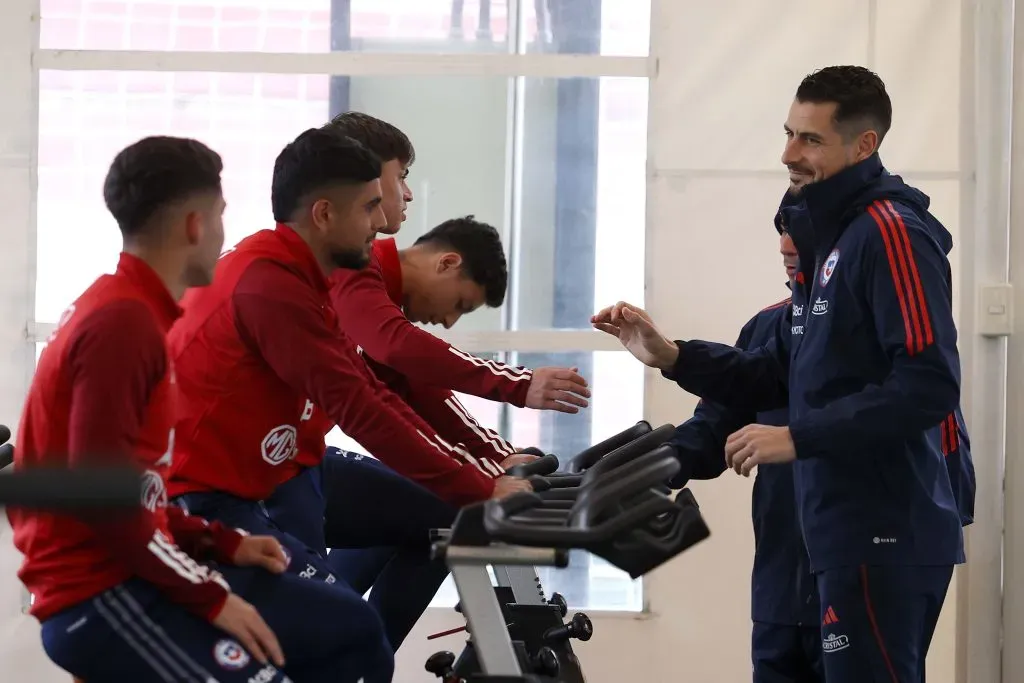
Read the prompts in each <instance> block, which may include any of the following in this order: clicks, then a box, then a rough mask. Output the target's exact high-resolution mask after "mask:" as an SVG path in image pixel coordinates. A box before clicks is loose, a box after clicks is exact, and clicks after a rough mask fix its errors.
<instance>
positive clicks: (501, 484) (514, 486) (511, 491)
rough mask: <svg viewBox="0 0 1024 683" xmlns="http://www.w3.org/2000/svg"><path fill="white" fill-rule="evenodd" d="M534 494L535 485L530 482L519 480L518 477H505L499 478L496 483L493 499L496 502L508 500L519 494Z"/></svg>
mask: <svg viewBox="0 0 1024 683" xmlns="http://www.w3.org/2000/svg"><path fill="white" fill-rule="evenodd" d="M524 492H525V493H532V492H533V484H531V483H530V482H528V481H527V480H526V479H519V478H518V477H510V476H508V475H505V476H503V477H498V478H497V479H496V480H495V481H494V493H492V494H491V498H492V499H494V500H501V499H502V498H508V497H509V496H514V495H515V494H517V493H524Z"/></svg>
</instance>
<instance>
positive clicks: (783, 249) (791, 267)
mask: <svg viewBox="0 0 1024 683" xmlns="http://www.w3.org/2000/svg"><path fill="white" fill-rule="evenodd" d="M779 253H780V254H782V265H783V266H785V268H786V277H788V278H789V281H790V283H793V282H794V281H795V280H796V275H797V273H799V272H800V254H799V253H797V250H796V244H794V243H793V238H792V237H790V236H789V233H788V232H784V233H782V235H780V236H779Z"/></svg>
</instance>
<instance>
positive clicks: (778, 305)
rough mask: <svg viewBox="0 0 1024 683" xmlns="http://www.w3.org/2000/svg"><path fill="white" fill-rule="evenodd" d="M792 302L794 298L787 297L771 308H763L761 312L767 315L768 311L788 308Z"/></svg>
mask: <svg viewBox="0 0 1024 683" xmlns="http://www.w3.org/2000/svg"><path fill="white" fill-rule="evenodd" d="M792 300H793V297H792V296H787V297H786V298H785V299H783V300H782V301H777V302H775V303H774V304H772V305H771V306H766V307H765V308H762V309H761V311H760V312H761V313H765V312H767V311H774V310H775V309H776V308H782V307H783V306H788V305H789V304H790V302H791V301H792Z"/></svg>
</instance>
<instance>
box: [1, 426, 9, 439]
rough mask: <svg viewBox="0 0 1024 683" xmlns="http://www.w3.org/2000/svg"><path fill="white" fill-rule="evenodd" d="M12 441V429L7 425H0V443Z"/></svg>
mask: <svg viewBox="0 0 1024 683" xmlns="http://www.w3.org/2000/svg"><path fill="white" fill-rule="evenodd" d="M10 440H11V428H10V427H8V426H7V425H0V443H7V442H8V441H10Z"/></svg>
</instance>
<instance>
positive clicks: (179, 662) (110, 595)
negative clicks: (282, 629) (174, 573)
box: [42, 581, 291, 683]
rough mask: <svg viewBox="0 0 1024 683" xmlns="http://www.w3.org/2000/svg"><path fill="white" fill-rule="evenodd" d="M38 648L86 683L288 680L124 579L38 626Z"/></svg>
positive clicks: (230, 640)
mask: <svg viewBox="0 0 1024 683" xmlns="http://www.w3.org/2000/svg"><path fill="white" fill-rule="evenodd" d="M42 638H43V647H44V648H45V650H46V653H47V655H48V656H49V657H50V659H51V660H53V662H54V663H55V664H57V665H58V666H60V667H61V668H62V669H64V670H65V671H67V672H68V673H70V674H72V675H73V676H75V677H77V678H79V679H82V680H84V681H86V682H87V683H121V682H122V681H153V682H155V683H156V682H162V683H193V682H194V683H236V682H237V683H252V682H253V681H258V682H259V683H290V681H291V679H289V678H288V677H287V676H285V674H284V673H282V672H281V671H279V670H278V669H277V668H276V667H274V666H273V665H272V664H266V665H264V664H260V663H259V662H257V661H256V660H255V659H253V657H252V656H251V655H250V654H249V653H248V652H246V650H245V649H244V648H243V647H242V646H241V645H239V644H238V643H237V642H236V641H235V640H234V639H233V638H231V637H230V636H229V635H227V634H226V633H224V632H222V631H220V630H219V629H217V628H215V627H214V626H213V625H211V624H210V623H208V622H206V621H204V620H202V619H200V618H198V617H196V616H193V615H192V614H190V613H188V612H186V611H185V610H183V609H182V608H180V607H178V606H177V605H175V604H173V603H171V602H169V601H168V600H166V599H165V598H164V597H163V596H161V595H160V594H159V593H158V592H157V591H156V590H155V589H154V588H152V587H150V586H146V585H145V584H142V583H141V582H137V581H130V582H128V583H125V584H122V585H120V586H117V587H115V588H112V589H111V590H109V591H106V592H105V593H102V594H100V595H98V596H96V597H95V598H93V599H91V600H88V601H86V602H84V603H81V604H80V605H77V606H75V607H73V608H71V609H70V610H67V611H65V612H63V613H61V614H58V615H56V616H55V617H53V618H51V619H49V620H47V621H46V622H44V623H43V627H42Z"/></svg>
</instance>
